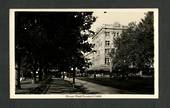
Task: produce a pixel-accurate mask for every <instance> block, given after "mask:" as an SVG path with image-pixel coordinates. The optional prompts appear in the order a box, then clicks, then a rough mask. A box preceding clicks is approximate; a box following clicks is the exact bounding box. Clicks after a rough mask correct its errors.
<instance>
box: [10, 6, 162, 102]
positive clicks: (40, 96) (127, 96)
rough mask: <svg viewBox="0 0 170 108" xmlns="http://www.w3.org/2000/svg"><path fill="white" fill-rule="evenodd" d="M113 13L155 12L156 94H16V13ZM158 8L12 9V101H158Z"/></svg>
mask: <svg viewBox="0 0 170 108" xmlns="http://www.w3.org/2000/svg"><path fill="white" fill-rule="evenodd" d="M106 10H107V11H111V12H145V11H153V12H154V55H155V56H154V72H155V74H154V94H153V95H152V94H151V95H150V94H149V95H143V94H142V95H139V94H63V95H62V94H36V95H33V94H29V95H28V94H15V39H14V37H15V11H24V12H29V11H32V12H60V11H62V12H77V11H106ZM158 27H159V26H158V8H128V9H126V8H122V9H116V8H113V9H93V8H90V9H10V10H9V34H10V36H9V53H10V54H9V63H10V64H9V70H10V81H9V83H10V84H9V85H10V99H158V98H159V81H158V78H159V77H158V76H159V73H158V72H159V49H158V48H159V42H158V33H159V32H158Z"/></svg>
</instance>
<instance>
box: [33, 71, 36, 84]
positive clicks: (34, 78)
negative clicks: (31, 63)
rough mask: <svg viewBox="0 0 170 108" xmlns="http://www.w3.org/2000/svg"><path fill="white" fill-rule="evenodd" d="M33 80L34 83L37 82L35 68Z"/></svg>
mask: <svg viewBox="0 0 170 108" xmlns="http://www.w3.org/2000/svg"><path fill="white" fill-rule="evenodd" d="M33 80H34V83H36V69H34V70H33Z"/></svg>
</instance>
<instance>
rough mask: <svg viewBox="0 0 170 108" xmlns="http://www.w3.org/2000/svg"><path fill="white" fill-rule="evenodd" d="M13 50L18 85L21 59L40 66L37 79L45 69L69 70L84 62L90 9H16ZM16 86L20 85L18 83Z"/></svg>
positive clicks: (89, 23) (80, 65)
mask: <svg viewBox="0 0 170 108" xmlns="http://www.w3.org/2000/svg"><path fill="white" fill-rule="evenodd" d="M15 15H16V16H15V17H16V18H15V19H16V25H15V26H16V27H15V28H16V32H15V33H16V34H15V38H16V39H15V40H16V41H15V50H16V64H17V65H18V67H19V68H18V70H17V73H18V74H19V75H18V78H17V79H18V80H17V82H18V85H20V81H19V77H20V65H21V63H20V60H21V59H23V58H25V57H26V58H27V61H25V62H26V63H28V64H32V70H33V73H34V77H35V72H36V71H37V70H38V69H39V80H40V81H41V80H42V73H43V72H44V70H49V69H50V68H57V69H58V70H60V71H68V70H70V69H71V68H74V70H75V68H81V67H83V65H85V64H86V63H85V58H84V57H83V53H85V52H87V51H90V50H91V45H90V44H89V43H88V42H87V38H88V35H90V34H92V33H93V32H92V31H90V30H89V29H90V27H91V24H92V23H93V22H94V21H95V18H94V17H93V16H92V12H16V14H15ZM34 79H36V78H34ZM18 88H20V87H19V86H18Z"/></svg>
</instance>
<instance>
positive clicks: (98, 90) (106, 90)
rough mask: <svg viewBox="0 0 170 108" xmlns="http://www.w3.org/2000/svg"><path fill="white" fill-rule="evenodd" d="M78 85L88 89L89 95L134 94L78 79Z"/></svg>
mask: <svg viewBox="0 0 170 108" xmlns="http://www.w3.org/2000/svg"><path fill="white" fill-rule="evenodd" d="M65 80H68V81H72V79H69V78H66V79H65ZM76 84H77V85H83V86H84V88H86V89H87V93H95V94H130V93H132V92H129V91H126V90H121V89H116V88H112V87H108V86H104V85H100V84H96V83H93V82H88V81H84V80H79V79H76Z"/></svg>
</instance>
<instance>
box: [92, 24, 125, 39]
mask: <svg viewBox="0 0 170 108" xmlns="http://www.w3.org/2000/svg"><path fill="white" fill-rule="evenodd" d="M102 29H112V30H126V28H114V27H113V28H107V27H101V28H100V29H99V30H98V31H97V33H96V34H94V35H93V36H92V39H93V38H95V37H96V36H97V35H98V34H99V32H100V31H102Z"/></svg>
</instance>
